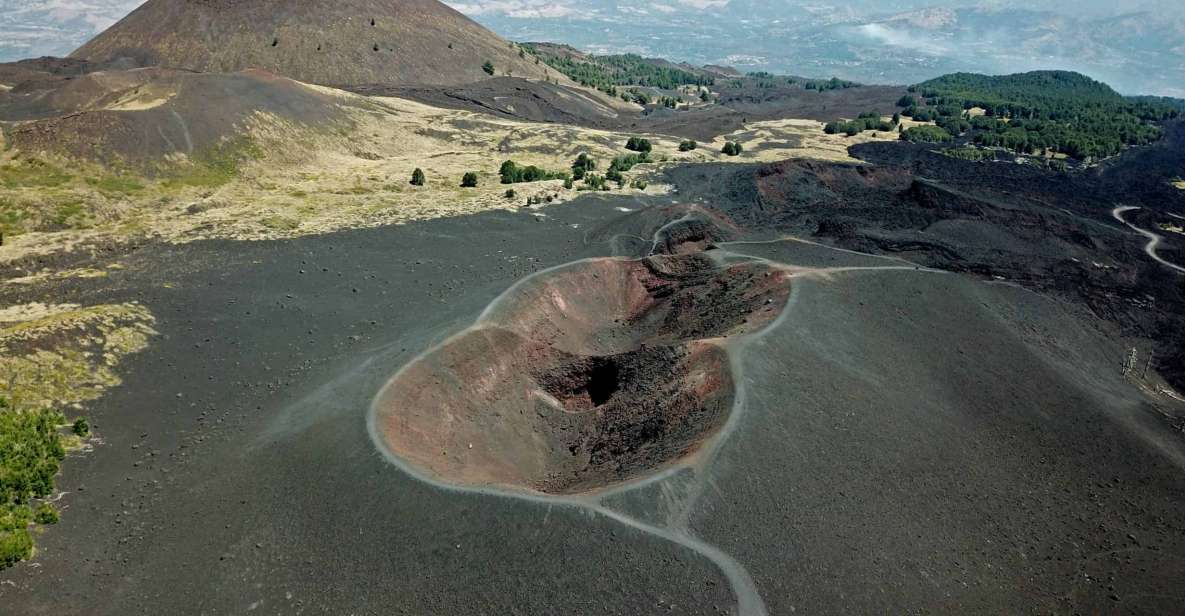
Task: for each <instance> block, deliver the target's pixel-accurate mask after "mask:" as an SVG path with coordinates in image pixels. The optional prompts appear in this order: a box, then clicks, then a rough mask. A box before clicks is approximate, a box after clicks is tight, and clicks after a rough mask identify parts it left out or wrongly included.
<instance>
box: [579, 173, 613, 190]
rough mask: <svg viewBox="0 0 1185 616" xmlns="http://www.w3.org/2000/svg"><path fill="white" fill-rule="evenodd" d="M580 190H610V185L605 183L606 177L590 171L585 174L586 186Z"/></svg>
mask: <svg viewBox="0 0 1185 616" xmlns="http://www.w3.org/2000/svg"><path fill="white" fill-rule="evenodd" d="M580 190H609V185H608V184H606V183H605V178H603V177H601V176H599V175H597V174H595V173H589V174H586V175H585V176H584V186H581V187H580Z"/></svg>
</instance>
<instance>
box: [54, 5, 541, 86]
mask: <svg viewBox="0 0 1185 616" xmlns="http://www.w3.org/2000/svg"><path fill="white" fill-rule="evenodd" d="M71 57H73V58H75V59H83V60H89V61H91V62H113V61H118V60H125V59H126V60H130V61H131V62H133V63H135V64H136V65H138V66H165V67H169V68H184V69H189V70H194V71H200V72H236V71H241V70H245V69H249V68H260V69H264V70H267V71H270V72H273V73H276V74H279V75H284V76H286V77H291V78H292V79H296V80H298V81H303V82H307V83H316V84H322V85H335V86H336V85H350V84H385V85H412V84H424V85H459V84H463V83H469V82H474V81H478V80H481V79H485V78H488V77H489V76H490V75H489V74H488V73H487V71H485V70H483V65H485V63H486V62H489V63H491V64H492V65H493V71H494V72H495V73H496V74H498V75H504V74H507V73H509V74H512V75H516V76H522V77H534V78H539V79H542V78H544V77H545V76H547V75H548V74H550V75H551V76H552V77H560V76H559V75H557V74H556V73H555V72H554V71H548V69H547V67H546V66H545V65H543V64H542V63H538V64H537V63H536V62H535V59H534V58H533V57H531V56H530V55H526V54H522V53H520V50H519V49H518V48H517V47H515V46H514V45H512V44H511V43H508V42H507V41H505V40H503V39H501V38H499V37H498V36H497V35H495V34H494V33H492V32H490V31H489V30H487V29H485V28H483V27H482V26H480V25H478V24H477V23H476V22H474V21H472V20H470V19H469V18H467V17H465V16H464V15H462V14H461V13H459V12H457V11H455V10H453V9H451V8H449V7H448V6H446V5H444V4H442V3H440V2H437V1H436V0H300V1H298V0H150V1H149V2H146V3H145V4H144V5H143V6H141V7H140V8H138V9H136V10H135V11H133V12H132V13H131V14H130V15H128V16H127V17H125V18H124V19H123V20H122V21H120V22H119V23H117V24H115V25H114V26H112V27H111V28H110V29H108V30H107V31H105V32H103V33H102V34H100V35H98V36H97V37H95V38H94V39H93V40H91V41H90V42H88V43H86V44H85V45H83V46H82V47H80V48H79V49H78V50H76V51H75V52H74V53H73V54H72V55H71ZM561 78H562V77H561Z"/></svg>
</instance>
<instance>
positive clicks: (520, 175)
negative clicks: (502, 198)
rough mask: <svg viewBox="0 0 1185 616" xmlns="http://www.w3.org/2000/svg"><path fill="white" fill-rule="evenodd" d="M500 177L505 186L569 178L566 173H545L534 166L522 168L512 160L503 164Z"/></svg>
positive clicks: (499, 173)
mask: <svg viewBox="0 0 1185 616" xmlns="http://www.w3.org/2000/svg"><path fill="white" fill-rule="evenodd" d="M498 175H500V176H502V183H503V184H520V183H523V182H541V181H543V180H559V179H562V178H566V177H568V176H567V174H565V173H560V172H558V171H544V170H543V169H540V168H539V167H536V166H534V165H531V166H529V167H520V166H518V165H517V164H515V162H514V161H512V160H508V161H506V162H504V163H502V167H501V168H499V169H498Z"/></svg>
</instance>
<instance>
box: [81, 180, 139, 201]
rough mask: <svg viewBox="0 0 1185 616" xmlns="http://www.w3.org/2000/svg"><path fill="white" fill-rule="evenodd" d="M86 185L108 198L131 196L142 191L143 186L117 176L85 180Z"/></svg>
mask: <svg viewBox="0 0 1185 616" xmlns="http://www.w3.org/2000/svg"><path fill="white" fill-rule="evenodd" d="M86 183H87V184H89V185H91V186H93V187H95V188H96V189H97V190H98V191H99V192H101V193H103V194H104V195H108V196H112V195H114V196H120V195H131V194H135V193H138V192H140V191H141V190H144V185H143V184H141V183H140V182H137V181H136V180H133V179H131V178H126V177H119V176H106V177H101V178H87V179H86Z"/></svg>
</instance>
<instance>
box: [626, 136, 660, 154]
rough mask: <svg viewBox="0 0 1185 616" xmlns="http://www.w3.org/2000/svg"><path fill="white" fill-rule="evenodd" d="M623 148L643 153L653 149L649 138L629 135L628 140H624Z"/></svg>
mask: <svg viewBox="0 0 1185 616" xmlns="http://www.w3.org/2000/svg"><path fill="white" fill-rule="evenodd" d="M625 149H627V150H630V151H632V152H642V153H644V154H645V153H649V152H650V151H651V150H653V149H654V146H653V145H651V143H650V140H649V139H643V138H641V137H630V138H629V141H626V142H625Z"/></svg>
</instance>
